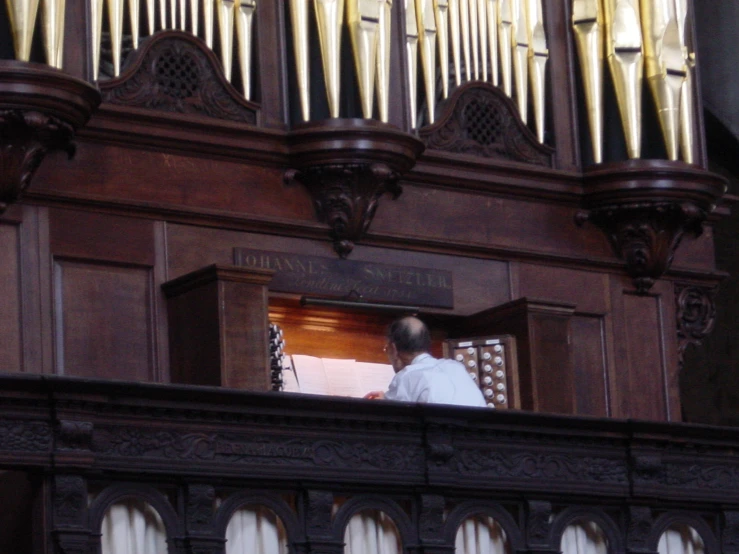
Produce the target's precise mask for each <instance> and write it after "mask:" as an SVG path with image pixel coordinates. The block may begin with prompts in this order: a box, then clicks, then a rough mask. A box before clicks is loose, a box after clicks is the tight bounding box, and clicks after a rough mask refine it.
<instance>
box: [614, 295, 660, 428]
mask: <svg viewBox="0 0 739 554" xmlns="http://www.w3.org/2000/svg"><path fill="white" fill-rule="evenodd" d="M623 321H624V323H625V324H624V326H623V331H624V335H623V348H625V355H620V356H618V357H617V359H619V360H620V363H619V369H618V372H617V373H618V375H619V382H618V383H614V385H615V387H616V388H618V389H619V391H620V393H621V394H622V398H621V411H622V413H621V414H619V415H618V417H633V418H639V419H651V420H666V419H668V416H667V404H666V382H665V369H666V368H665V360H664V357H663V352H662V324H661V318H660V298H659V297H658V296H637V295H635V294H632V293H630V292H624V293H623Z"/></svg>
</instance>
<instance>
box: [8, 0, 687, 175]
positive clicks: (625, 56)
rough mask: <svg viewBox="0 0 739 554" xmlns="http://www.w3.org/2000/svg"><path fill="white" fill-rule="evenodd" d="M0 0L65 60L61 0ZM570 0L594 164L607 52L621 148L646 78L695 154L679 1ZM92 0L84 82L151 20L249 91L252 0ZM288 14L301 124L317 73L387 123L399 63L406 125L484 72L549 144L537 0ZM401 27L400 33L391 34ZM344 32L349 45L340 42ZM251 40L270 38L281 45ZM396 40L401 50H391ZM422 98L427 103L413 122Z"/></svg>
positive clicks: (542, 23) (115, 60)
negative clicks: (204, 48) (202, 50)
mask: <svg viewBox="0 0 739 554" xmlns="http://www.w3.org/2000/svg"><path fill="white" fill-rule="evenodd" d="M6 4H7V12H8V16H9V20H10V24H11V26H12V31H13V39H14V47H15V57H16V58H17V59H19V60H29V56H30V53H31V43H32V39H33V36H34V32H35V30H36V28H37V27H41V31H42V33H43V38H44V46H45V50H44V53H45V60H44V61H45V62H46V63H48V64H49V65H51V66H54V67H57V68H61V66H62V58H63V48H64V46H63V45H64V30H65V25H64V13H65V4H64V0H42V1H41V9H40V10H39V0H6ZM157 7H158V9H157ZM568 8H569V12H570V13H571V23H572V25H571V28H572V40H573V41H574V43H575V45H576V47H577V59H578V63H579V72H580V74H581V76H582V78H581V82H580V83H579V84H578V86H579V87H580V88H581V90H582V95H583V97H584V101H585V105H586V110H585V117H584V120H586V121H587V124H586V125H585V124H584V125H582V129H581V130H580V133H589V136H590V142H591V145H592V152H591V153H592V159H593V161H594V162H595V163H600V162H602V161H603V149H602V142H603V138H604V133H606V132H607V130H606V129H604V127H603V112H604V110H605V109H607V107H606V105H605V104H604V87H605V86H607V85H606V84H604V73H603V65H604V60H605V61H607V62H608V68H609V71H610V76H611V79H610V80H611V81H612V86H613V89H614V93H615V96H616V98H617V110H618V113H619V114H620V120H621V129H620V130H619V131H620V133H622V135H623V139H624V141H625V144H626V150H627V155H628V157H629V158H640V157H641V141H642V127H643V125H644V123H643V119H644V117H643V114H642V110H643V108H642V93H641V90H642V86H643V83H646V84H647V86H648V88H649V91H650V93H651V95H652V97H653V99H654V102H653V104H654V107H655V110H656V113H655V116H656V118H657V120H658V121H659V126H660V129H661V133H662V137H663V140H664V147H665V151H666V157H667V159H670V160H677V159H683V160H684V161H686V162H688V163H694V161H695V159H696V152H695V138H694V134H695V120H696V116H695V91H694V90H693V88H694V87H693V82H694V79H693V77H692V72H693V71H694V66H695V52H694V49H693V48H692V47H691V29H692V26H691V22H690V14H689V13H688V12H689V6H688V3H687V2H686V1H685V0H669V1H667V2H661V1H656V0H571V2H570V4H569V6H568ZM88 9H89V13H90V26H89V28H88V29H87V33H86V35H87V36H88V38H89V50H90V52H91V56H92V63H91V65H92V75H91V78H92V79H93V80H97V79H99V78H101V77H100V74H99V67H100V62H101V60H100V52H101V44H102V42H103V40H104V38H105V40H106V41H107V40H109V41H110V48H109V53H110V56H111V60H110V63H111V64H112V68H113V71H112V75H111V76H112V77H117V76H118V75H119V74H120V71H121V65H122V63H123V57H124V54H125V52H124V49H125V46H124V45H125V44H130V48H133V49H134V50H135V49H136V48H138V45H139V40H140V39H139V37H145V36H148V35H152V34H153V33H154V30H155V29H157V30H167V29H173V30H174V29H177V30H180V31H187V32H189V33H192V34H193V35H195V36H198V37H200V38H202V39H203V40H205V42H206V44H207V45H208V46H209V47H210V48H215V49H216V51H217V52H218V53H219V57H220V59H221V62H222V64H223V72H224V75H225V76H226V78H227V79H228V80H229V81H231V80H232V79H233V77H234V75H233V69H234V65H236V66H237V70H238V79H239V81H240V86H241V89H242V93H243V95H244V97H245V98H246V99H247V100H248V99H251V98H252V97H253V95H254V91H253V90H252V89H253V87H254V85H253V83H254V82H255V80H256V81H257V82H258V77H257V75H256V73H257V72H258V71H259V67H258V64H256V63H255V56H254V48H255V38H254V37H255V36H256V33H257V29H256V27H257V25H255V21H256V20H257V19H258V18H257V17H256V15H255V14H256V12H257V11H258V10H259V7H258V0H202V2H200V1H198V0H190V2H189V4H188V3H187V2H186V1H185V0H179V1H178V0H169V1H168V0H159V1H158V3H155V0H128V1H127V2H126V1H125V0H90V1H89V2H88ZM39 11H40V12H41V16H40V17H39V16H38V15H37V12H39ZM284 12H285V13H284V16H285V17H284V19H283V21H284V22H285V23H286V25H287V26H288V27H289V28H290V29H291V31H290V32H291V42H292V45H293V48H292V51H291V52H290V53H289V54H288V56H289V58H290V60H289V67H287V68H286V69H287V71H289V72H294V73H295V79H296V82H297V89H298V97H297V98H292V99H290V100H289V101H290V102H291V103H295V104H297V105H299V107H300V108H299V113H300V120H302V121H310V120H312V119H313V118H314V117H318V116H316V115H315V114H316V112H315V107H314V106H315V104H316V102H317V99H316V98H315V97H311V94H312V92H311V91H312V87H311V85H310V81H311V80H313V79H316V78H319V77H318V75H319V74H320V73H322V76H323V77H322V80H323V88H324V89H325V93H326V101H327V103H328V114H327V115H328V116H329V117H332V118H337V117H340V116H342V117H347V116H348V117H362V118H367V119H371V118H376V119H378V120H380V121H382V122H388V121H389V118H390V116H389V108H390V104H391V100H390V99H391V97H392V98H397V97H396V96H394V95H393V93H392V92H391V80H392V77H391V65H392V64H393V63H396V64H397V65H399V66H400V67H399V69H400V70H399V71H398V70H396V73H394V74H393V75H395V74H398V73H400V74H405V76H406V77H405V79H404V82H405V83H406V86H405V87H403V88H404V94H403V97H402V100H403V104H405V105H407V112H408V114H409V116H408V120H407V122H406V124H407V125H408V126H409V127H410V128H415V127H417V126H418V125H419V124H420V125H428V124H431V123H433V122H434V120H435V118H436V115H435V114H436V109H437V106H438V104H439V102H440V101H442V100H444V99H446V98H448V96H449V93H450V90H451V89H453V88H455V87H459V86H461V85H462V84H463V83H464V82H468V81H482V82H490V83H492V84H493V86H496V87H497V86H502V89H503V91H504V92H505V93H506V94H507V95H508V96H510V97H511V98H513V99H514V100H515V103H516V105H517V107H518V112H519V116H520V118H521V120H522V121H523V122H524V123H526V122H528V121H529V120H530V119H531V123H530V126H531V128H532V130H533V131H534V133H535V134H536V137H537V139H538V141H539V142H541V143H543V142H547V141H548V142H549V143H553V142H555V140H554V139H553V138H551V132H550V133H549V135H547V129H546V125H547V121H548V118H547V114H546V110H547V105H550V104H551V94H552V91H551V84H550V83H551V77H550V76H548V74H547V62H548V60H549V48H548V42H549V41H550V40H551V32H549V33H548V32H547V21H546V19H547V18H546V12H545V10H544V9H543V7H542V2H541V0H404V1H402V2H395V3H393V2H392V0H289V1H287V2H285V4H284ZM201 13H202V18H201ZM104 14H106V17H103V16H104ZM37 19H38V21H37ZM201 21H202V24H201ZM398 28H402V29H403V30H404V31H403V32H402V33H398V32H397V29H398ZM124 29H125V36H124ZM393 29H396V31H393ZM280 32H282V30H281V31H280ZM394 32H395V34H393V33H394ZM278 34H279V33H278ZM399 34H402V35H404V37H403V39H402V42H400V41H398V35H399ZM312 35H315V36H317V37H318V41H317V42H318V48H319V50H320V55H319V56H318V55H316V53H315V52H312V48H313V47H314V46H315V42H316V41H315V40H314V39H312V38H311V37H312ZM345 35H346V36H345ZM214 36H217V38H218V41H217V45H215V44H214V38H213V37H214ZM347 37H348V39H349V40H348V41H346V42H347V44H343V43H344V42H345V39H346V38H347ZM563 38H565V37H558V40H562V39H563ZM282 44H284V43H282ZM256 46H257V48H259V47H261V48H279V47H281V44H260V45H256ZM349 50H350V51H351V52H352V59H353V71H352V74H351V75H343V74H342V72H348V66H347V64H342V58H343V56H344V55H345V53H346V52H347V51H349ZM396 50H397V51H398V54H394V51H396ZM402 52H405V53H404V54H401V53H402ZM234 60H236V62H234ZM311 60H313V65H314V66H315V65H316V64H318V65H320V66H321V68H320V70H319V68H317V67H311ZM393 60H396V61H395V62H394V61H393ZM419 80H420V82H421V83H422V86H420V87H419V86H418V81H419ZM342 83H343V90H342ZM450 87H451V88H450ZM314 88H315V87H314ZM437 88H438V89H439V90H438V91H437ZM352 95H357V96H358V97H359V99H360V101H359V106H358V107H356V108H353V109H352V110H350V111H351V113H342V108H341V106H342V98H345V97H349V96H352ZM398 100H400V99H398ZM398 100H395V102H397V101H398ZM375 106H376V107H375ZM419 106H422V107H425V110H424V111H425V115H423V116H422V117H421V119H419V117H418V115H419V114H418V107H419ZM344 111H345V112H347V109H345V110H344ZM586 129H587V130H586ZM549 131H551V129H550V130H549ZM547 136H549V137H550V138H549V139H547Z"/></svg>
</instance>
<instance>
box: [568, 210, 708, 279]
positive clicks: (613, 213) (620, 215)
mask: <svg viewBox="0 0 739 554" xmlns="http://www.w3.org/2000/svg"><path fill="white" fill-rule="evenodd" d="M706 215H707V214H706V212H705V211H704V210H702V209H701V208H698V207H697V206H696V205H695V204H693V203H691V202H682V203H674V202H654V203H650V202H645V203H634V204H620V205H612V206H607V205H606V206H602V207H598V208H595V209H593V210H590V211H584V212H580V213H579V214H578V215H577V216H576V222H577V223H578V225H582V224H583V223H584V222H585V221H590V222H592V223H594V224H595V225H597V226H598V227H600V228H601V229H602V230H603V232H604V233H605V234H606V236H607V238H608V241H609V242H610V243H611V247H612V248H613V250H614V252H615V253H616V254H617V255H618V256H619V257H620V258H622V259H623V260H624V261H625V262H626V267H627V271H628V273H629V275H630V276H631V278H632V279H633V281H634V286H635V287H636V290H637V292H638V293H639V294H646V293H647V292H648V291H649V289H650V288H651V287H652V285H653V284H654V282H655V281H656V280H657V279H659V277H660V276H661V275H663V274H664V273H665V271H667V270H668V269H669V267H670V265H671V264H672V258H673V256H674V255H675V250H677V247H678V246H679V244H680V241H681V240H682V238H683V235H684V234H685V232H686V231H687V232H690V233H692V234H693V235H694V236H696V237H698V236H700V235H701V233H702V232H703V222H704V221H705V219H706Z"/></svg>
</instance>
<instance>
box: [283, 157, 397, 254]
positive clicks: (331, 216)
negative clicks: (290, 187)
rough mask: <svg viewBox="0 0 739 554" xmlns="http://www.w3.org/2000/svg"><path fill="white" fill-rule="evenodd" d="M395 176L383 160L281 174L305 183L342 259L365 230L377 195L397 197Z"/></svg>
mask: <svg viewBox="0 0 739 554" xmlns="http://www.w3.org/2000/svg"><path fill="white" fill-rule="evenodd" d="M398 178H399V175H398V173H397V172H395V171H393V170H391V169H390V168H389V167H388V166H387V165H386V164H384V163H361V164H352V163H349V164H328V165H318V166H314V167H309V168H306V169H303V170H300V171H297V170H291V171H288V172H287V173H286V174H285V179H286V181H287V182H293V181H298V182H300V183H302V184H303V185H305V186H306V187H307V188H308V190H309V191H310V193H311V196H312V197H313V205H314V207H315V210H316V215H317V216H318V219H319V221H321V222H322V223H326V224H328V226H329V228H330V235H331V238H332V239H333V242H334V250H335V251H336V252H337V254H339V256H341V257H342V258H346V257H347V256H348V255H349V254H350V253H351V251H352V250H353V249H354V243H355V242H357V241H359V240H360V239H361V238H362V236H364V234H365V233H366V232H367V229H368V228H369V226H370V223H372V219H373V218H374V216H375V212H376V211H377V203H378V201H379V199H380V197H381V196H382V195H383V194H385V193H386V192H389V193H391V194H392V195H393V198H397V197H398V196H400V194H401V192H402V188H401V187H400V185H398Z"/></svg>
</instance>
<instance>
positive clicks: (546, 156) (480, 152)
mask: <svg viewBox="0 0 739 554" xmlns="http://www.w3.org/2000/svg"><path fill="white" fill-rule="evenodd" d="M419 136H420V137H421V140H423V141H424V143H425V144H426V147H427V148H428V149H431V150H442V151H445V152H453V153H456V154H469V155H472V156H479V157H482V158H491V159H502V160H509V161H517V162H524V163H529V164H534V165H540V166H545V167H553V161H552V159H553V152H554V151H553V150H552V149H551V148H549V147H548V146H544V145H542V144H539V142H537V140H536V138H535V137H534V135H533V133H531V131H529V129H528V128H527V127H526V126H525V125H524V124H523V122H522V121H521V120H520V118H519V117H518V115H517V109H516V107H515V106H514V105H513V103H512V102H511V100H510V99H509V98H508V97H507V96H506V95H505V94H504V93H503V92H501V91H500V89H498V88H497V87H494V86H492V85H489V84H487V83H483V82H480V81H473V82H470V83H469V84H467V85H463V86H461V87H459V88H458V89H457V91H456V92H455V93H454V94H453V95H452V97H451V98H449V100H448V101H447V102H446V105H445V106H444V108H443V111H442V116H441V118H439V121H438V122H437V123H435V124H433V125H430V126H428V127H424V128H422V129H421V130H420V131H419Z"/></svg>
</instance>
